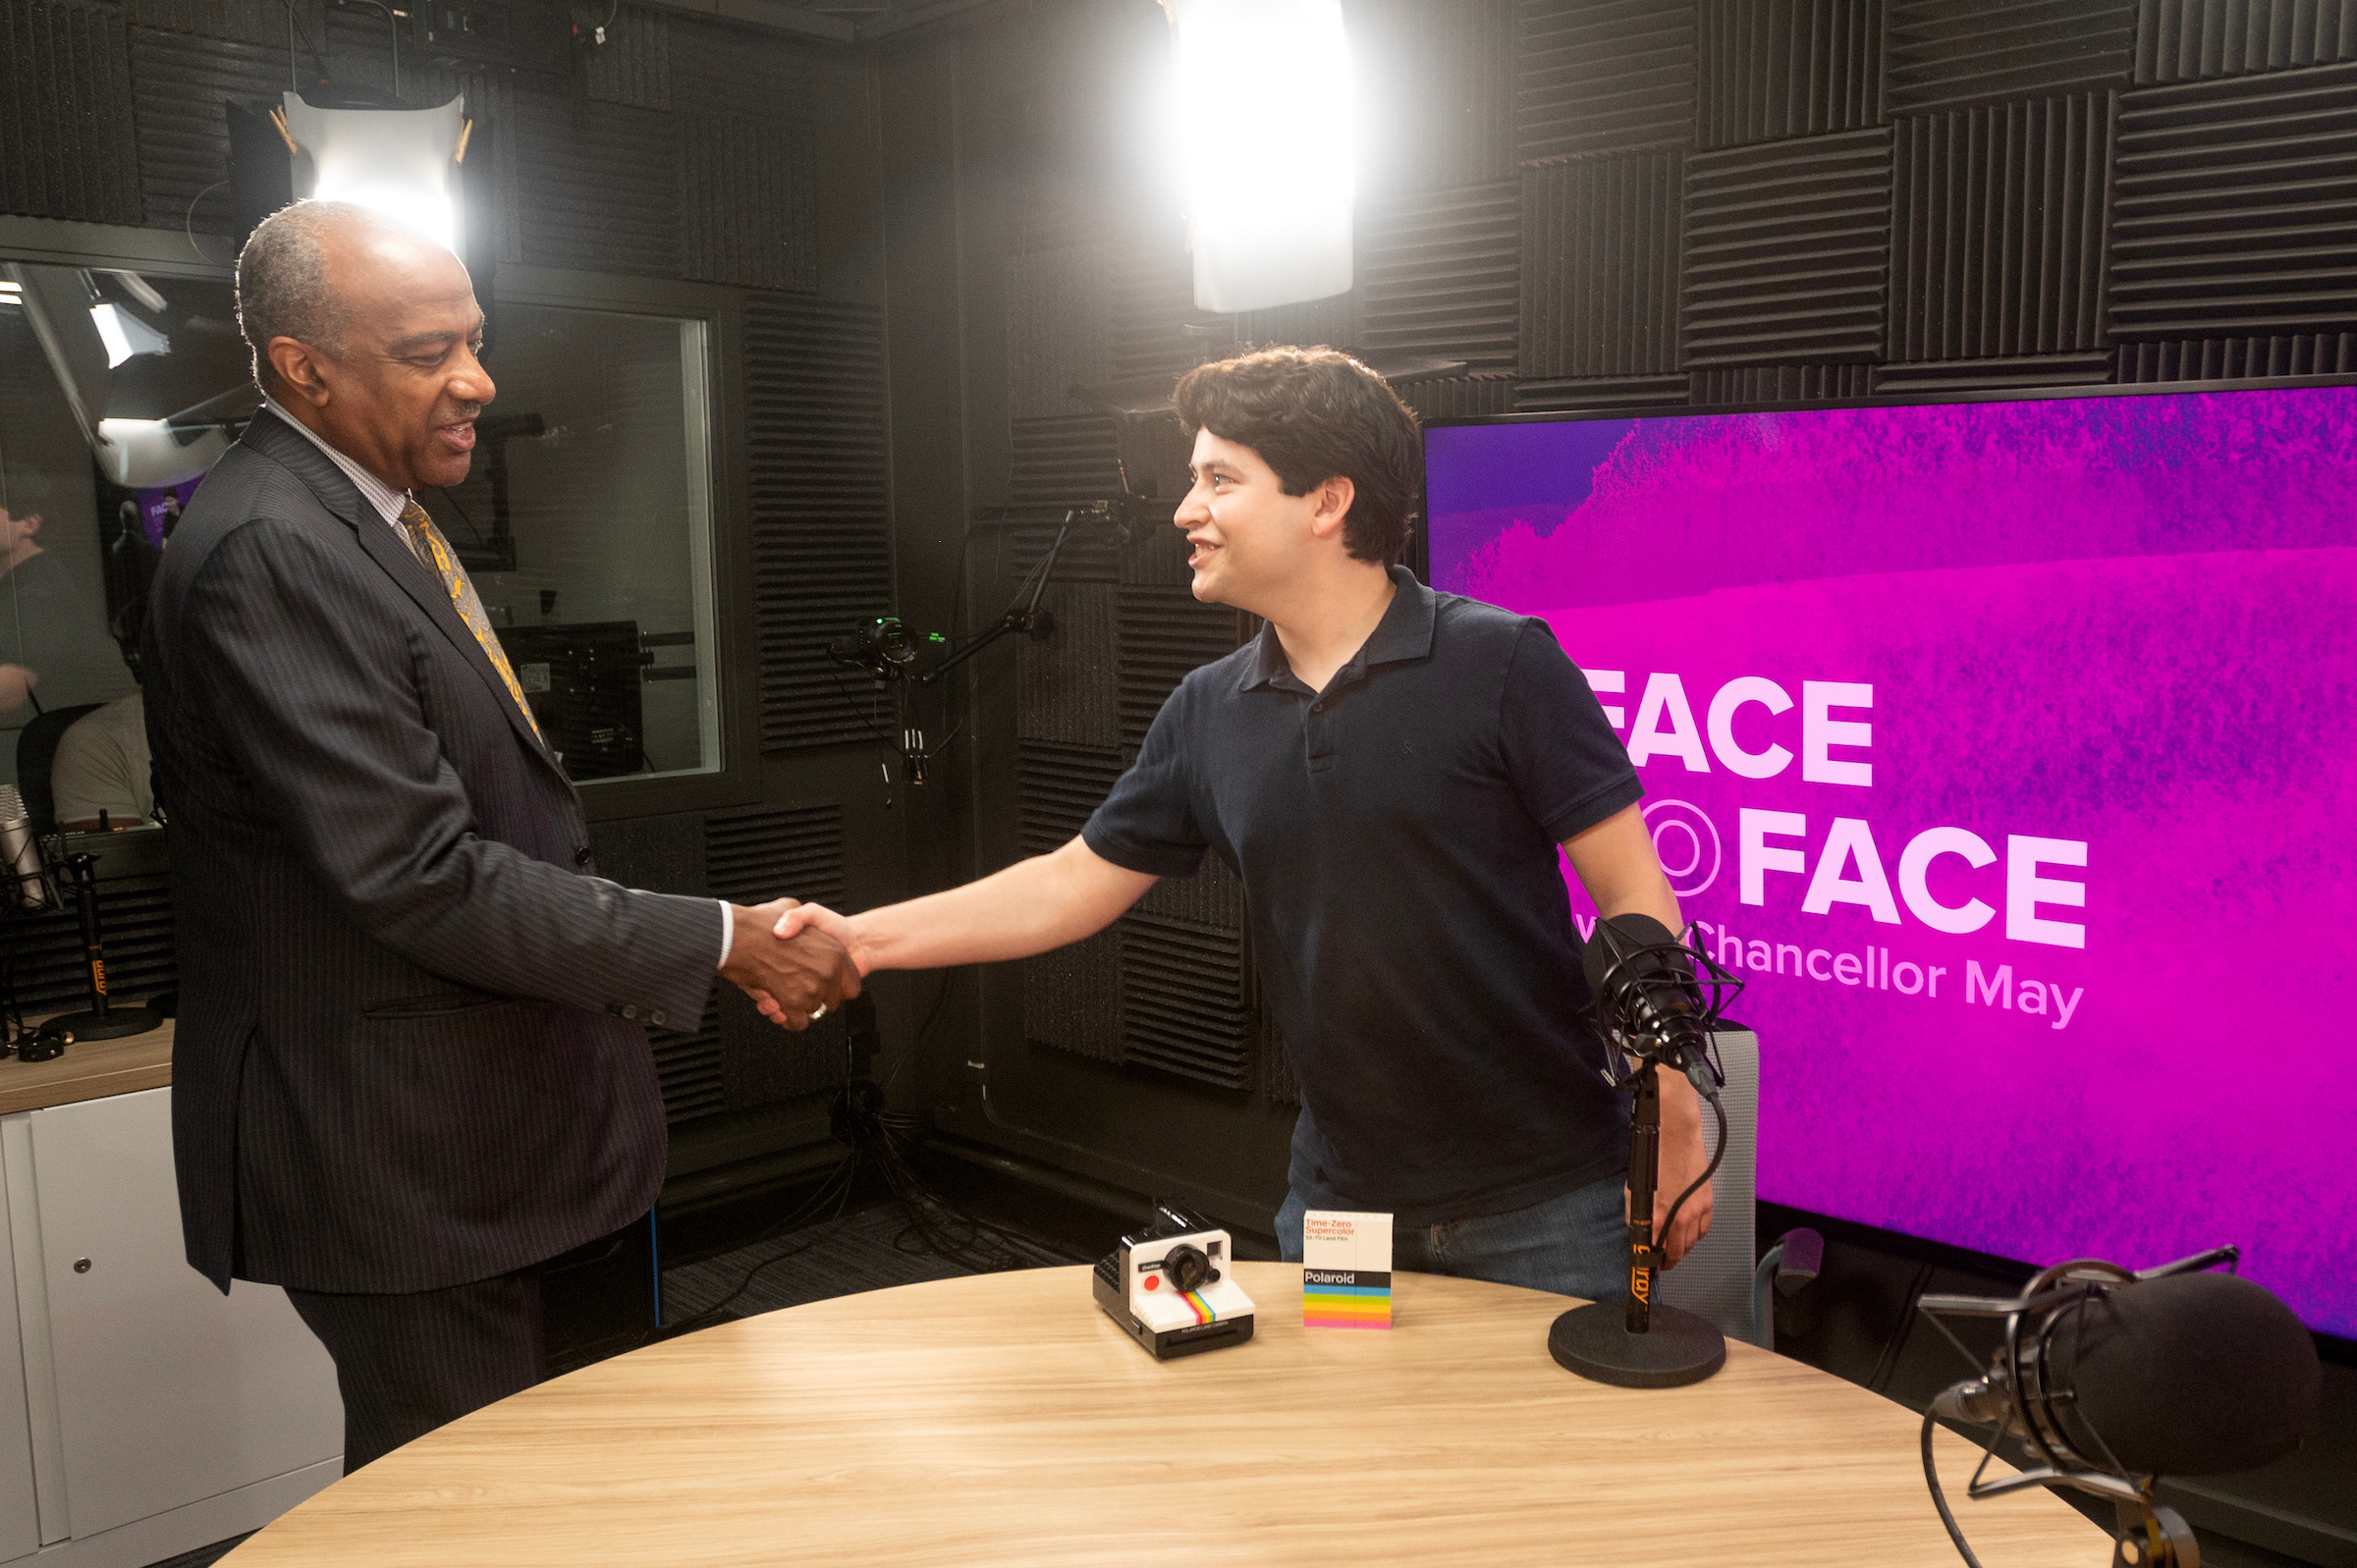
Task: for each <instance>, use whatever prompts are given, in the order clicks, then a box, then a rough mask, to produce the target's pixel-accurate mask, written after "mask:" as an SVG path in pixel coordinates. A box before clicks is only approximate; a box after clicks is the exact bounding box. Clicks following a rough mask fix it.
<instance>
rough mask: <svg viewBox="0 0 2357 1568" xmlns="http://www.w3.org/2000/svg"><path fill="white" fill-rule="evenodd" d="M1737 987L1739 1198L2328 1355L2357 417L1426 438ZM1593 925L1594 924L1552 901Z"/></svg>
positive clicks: (2353, 668) (1465, 571) (1821, 420)
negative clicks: (2155, 1298)
mask: <svg viewBox="0 0 2357 1568" xmlns="http://www.w3.org/2000/svg"><path fill="white" fill-rule="evenodd" d="M1426 452H1427V461H1428V468H1429V473H1428V493H1429V497H1430V512H1431V518H1432V524H1431V526H1432V537H1431V548H1432V561H1433V575H1434V582H1435V585H1436V586H1437V587H1440V588H1443V589H1446V590H1449V591H1452V592H1455V593H1463V594H1468V595H1470V596H1472V597H1474V598H1479V599H1486V600H1489V601H1491V602H1492V603H1496V604H1501V605H1505V606H1507V607H1508V608H1510V609H1514V610H1518V611H1522V612H1524V613H1526V614H1530V615H1536V616H1541V617H1544V618H1545V619H1546V620H1547V621H1548V622H1549V623H1550V624H1552V625H1553V627H1554V628H1555V631H1556V634H1557V636H1558V637H1560V638H1561V639H1562V643H1563V646H1564V648H1565V649H1566V650H1567V651H1568V652H1569V653H1570V655H1571V657H1572V659H1573V660H1574V661H1575V662H1577V663H1578V664H1579V666H1580V667H1581V668H1582V669H1583V670H1584V671H1586V672H1587V673H1588V675H1589V677H1590V681H1591V683H1592V684H1593V685H1595V686H1596V688H1597V690H1598V695H1599V698H1600V700H1601V701H1602V702H1603V703H1604V704H1605V706H1606V709H1607V711H1608V714H1609V715H1610V716H1611V717H1612V718H1613V719H1614V721H1615V724H1616V728H1617V730H1619V732H1620V734H1621V735H1622V737H1623V738H1624V740H1625V741H1626V742H1627V744H1628V746H1629V750H1630V755H1631V757H1632V758H1633V759H1635V760H1636V761H1637V764H1638V774H1639V776H1640V777H1641V778H1642V779H1643V780H1644V783H1645V788H1646V811H1647V822H1648V824H1649V825H1650V826H1651V827H1652V828H1653V830H1654V837H1655V842H1656V844H1657V846H1658V847H1659V849H1660V851H1661V854H1662V857H1663V861H1664V864H1665V867H1666V868H1667V869H1668V870H1670V871H1671V873H1672V879H1673V881H1674V882H1675V883H1676V884H1677V886H1678V888H1679V892H1680V894H1681V898H1682V902H1683V907H1684V910H1685V913H1686V915H1687V917H1688V918H1689V919H1691V920H1694V921H1696V922H1698V923H1699V935H1700V937H1701V938H1702V940H1703V941H1704V942H1705V943H1706V944H1707V945H1709V946H1711V948H1712V950H1713V952H1714V953H1715V954H1716V955H1717V956H1719V957H1720V959H1721V961H1722V962H1725V963H1727V965H1728V967H1730V968H1731V969H1733V970H1734V972H1735V973H1736V974H1738V975H1739V976H1741V977H1742V978H1743V979H1744V980H1745V981H1747V982H1748V983H1749V987H1750V989H1749V990H1748V991H1747V992H1746V993H1745V994H1744V996H1743V998H1742V1000H1741V1001H1740V1002H1739V1003H1738V1005H1737V1007H1736V1008H1735V1009H1734V1010H1735V1012H1736V1013H1737V1014H1738V1015H1739V1016H1740V1018H1741V1020H1742V1021H1743V1022H1746V1023H1749V1024H1751V1025H1752V1026H1754V1027H1755V1028H1757V1029H1758V1030H1759V1032H1760V1037H1761V1050H1762V1060H1763V1064H1762V1086H1761V1114H1760V1143H1759V1150H1760V1154H1759V1158H1760V1177H1759V1183H1760V1185H1759V1190H1760V1194H1761V1196H1762V1197H1764V1198H1767V1199H1769V1200H1772V1201H1775V1202H1780V1203H1785V1204H1790V1205H1794V1206H1796V1207H1799V1208H1803V1209H1808V1210H1811V1211H1814V1212H1816V1213H1820V1214H1827V1215H1834V1216H1837V1217H1845V1218H1850V1219H1855V1220H1858V1221H1861V1222H1864V1223H1868V1224H1873V1225H1879V1226H1883V1227H1885V1228H1888V1229H1892V1230H1898V1231H1904V1232H1907V1233H1910V1234H1914V1235H1920V1236H1926V1237H1930V1238H1932V1239H1935V1240H1939V1241H1944V1242H1947V1243H1951V1244H1953V1245H1957V1246H1963V1247H1969V1248H1972V1249H1975V1250H1978V1251H1982V1252H1987V1253H1993V1254H1997V1255H2000V1256H2002V1257H2008V1258H2014V1259H2018V1260H2022V1261H2024V1262H2031V1263H2042V1264H2043V1263H2051V1262H2055V1261H2057V1260H2060V1259H2063V1258H2069V1257H2082V1256H2098V1257H2106V1258H2113V1259H2116V1260H2118V1261H2121V1262H2123V1263H2128V1264H2130V1265H2134V1266H2139V1267H2141V1266H2144V1265H2149V1264H2154V1263H2159V1262H2163V1261H2165V1260H2166V1259H2169V1258H2172V1257H2177V1256H2180V1255H2183V1254H2186V1253H2190V1252H2194V1251H2198V1250H2200V1249H2202V1248H2204V1247H2208V1246H2214V1245H2217V1244H2219V1243H2221V1242H2234V1243H2238V1244H2239V1245H2241V1246H2242V1247H2243V1248H2244V1250H2245V1264H2244V1271H2245V1272H2247V1273H2249V1274H2250V1275H2251V1276H2252V1277H2254V1278H2257V1279H2258V1280H2260V1281H2261V1282H2263V1283H2265V1284H2267V1285H2268V1286H2270V1287H2271V1288H2273V1289H2275V1290H2276V1291H2277V1292H2279V1293H2280V1294H2282V1295H2283V1296H2284V1298H2285V1299H2286V1300H2288V1301H2290V1302H2291V1303H2292V1304H2293V1305H2294V1306H2295V1307H2296V1308H2297V1309H2298V1310H2299V1311H2300V1313H2301V1314H2302V1315H2303V1317H2305V1318H2306V1319H2307V1321H2308V1322H2309V1323H2310V1324H2311V1325H2313V1326H2315V1327H2318V1328H2321V1329H2324V1330H2326V1331H2328V1332H2332V1333H2336V1334H2340V1335H2344V1336H2357V1227H2352V1226H2351V1225H2349V1224H2348V1223H2347V1220H2346V1216H2347V1215H2348V1213H2349V1211H2350V1208H2351V1206H2352V1199H2353V1197H2357V1180H2353V1179H2352V1177H2351V1174H2350V1154H2349V1149H2348V1140H2347V1138H2346V1136H2345V1133H2346V1129H2347V1127H2348V1126H2349V1124H2350V1122H2351V1119H2352V1110H2351V1107H2352V1104H2353V1103H2357V1048H2352V1047H2351V1046H2349V1045H2348V1044H2346V1043H2345V1042H2344V1041H2343V1039H2342V1038H2341V1034H2342V1026H2341V1025H2340V1024H2339V1023H2338V1021H2337V1018H2338V1015H2339V1014H2340V1012H2341V1011H2342V1007H2341V1000H2342V999H2343V998H2344V997H2345V996H2346V995H2347V994H2348V991H2349V982H2350V980H2351V979H2352V971H2353V970H2357V961H2353V959H2357V856H2353V855H2352V853H2351V838H2352V833H2351V829H2352V824H2357V767H2352V766H2351V763H2352V757H2351V752H2352V744H2351V739H2350V736H2351V733H2352V730H2353V729H2357V389H2348V388H2337V387H2333V388H2280V389H2263V390H2249V391H2231V392H2216V393H2178V394H2154V395H2143V396H2114V397H2075V398H2062V399H2052V400H2029V401H2019V402H1988V403H1963V404H1946V405H1934V406H1891V407H1878V408H1865V409H1816V410H1790V411H1781V412H1771V413H1747V414H1697V415H1676V416H1653V417H1647V418H1642V419H1617V420H1562V421H1548V422H1540V423H1524V424H1500V425H1476V426H1453V427H1442V428H1439V429H1435V430H1432V431H1430V432H1428V433H1427V436H1426ZM1570 896H1571V898H1572V902H1573V906H1574V908H1575V910H1576V912H1577V913H1578V914H1579V915H1580V916H1581V918H1582V920H1583V922H1584V921H1585V920H1586V919H1587V918H1589V917H1590V916H1591V915H1592V910H1591V909H1590V908H1589V906H1588V904H1587V902H1586V900H1585V898H1584V896H1582V895H1581V893H1580V892H1579V890H1578V888H1577V886H1576V884H1573V885H1572V886H1571V888H1570Z"/></svg>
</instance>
